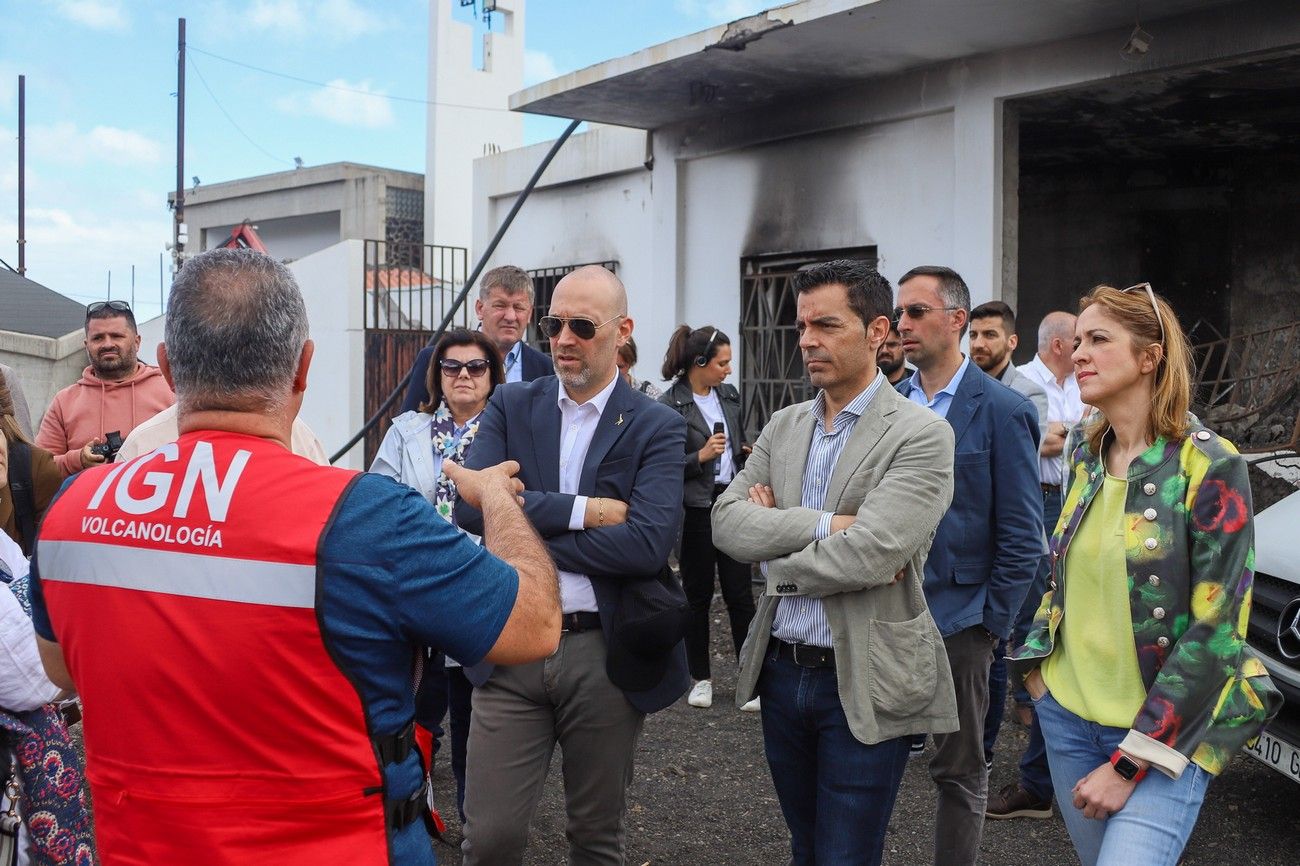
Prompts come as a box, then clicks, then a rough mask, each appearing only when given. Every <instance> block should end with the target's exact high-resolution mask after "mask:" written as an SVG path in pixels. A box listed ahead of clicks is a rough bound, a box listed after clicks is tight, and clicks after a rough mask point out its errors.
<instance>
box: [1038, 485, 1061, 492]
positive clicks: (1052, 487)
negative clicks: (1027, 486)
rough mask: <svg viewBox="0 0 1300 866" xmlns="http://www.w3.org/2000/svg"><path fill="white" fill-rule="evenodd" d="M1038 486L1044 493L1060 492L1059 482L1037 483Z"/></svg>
mask: <svg viewBox="0 0 1300 866" xmlns="http://www.w3.org/2000/svg"><path fill="white" fill-rule="evenodd" d="M1038 486H1039V487H1041V488H1043V492H1044V493H1060V492H1061V485H1059V484H1039V485H1038Z"/></svg>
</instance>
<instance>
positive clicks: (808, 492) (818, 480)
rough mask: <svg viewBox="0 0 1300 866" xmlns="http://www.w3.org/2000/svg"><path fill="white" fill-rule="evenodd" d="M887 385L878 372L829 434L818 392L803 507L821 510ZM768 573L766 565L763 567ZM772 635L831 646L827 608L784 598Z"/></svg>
mask: <svg viewBox="0 0 1300 866" xmlns="http://www.w3.org/2000/svg"><path fill="white" fill-rule="evenodd" d="M884 382H885V377H884V374H882V373H877V374H876V378H875V380H874V381H873V382H872V383H871V384H870V385H868V386H867V389H866V390H865V391H863V392H862V393H861V394H859V395H858V396H856V397H854V398H853V400H852V401H851V402H850V403H849V405H847V406H845V407H844V408H843V409H841V410H840V413H839V414H838V415H836V416H835V429H834V430H833V431H832V432H830V433H828V432H826V424H825V418H826V395H825V393H824V392H821V391H818V392H817V399H815V400H814V401H813V405H812V413H813V417H815V418H816V419H817V425H816V427H814V429H813V434H812V442H811V443H809V446H808V462H807V464H805V465H804V470H803V494H802V498H801V499H800V502H799V504H800V505H802V506H803V507H804V508H813V509H816V510H818V511H820V510H821V509H822V508H823V505H824V503H825V501H826V485H827V484H829V483H830V480H831V474H832V473H833V472H834V471H835V464H836V462H837V461H839V459H840V453H841V452H842V451H843V450H844V446H845V445H846V444H847V443H848V441H849V437H850V436H851V435H853V427H854V425H856V424H857V423H858V419H859V418H861V417H862V413H863V412H865V411H867V406H869V405H871V400H872V398H874V397H875V396H876V392H877V391H879V390H880V388H881V385H882V383H884ZM834 516H835V515H834V513H833V512H829V511H828V512H825V513H824V514H822V516H821V519H820V520H818V521H817V529H816V531H815V533H814V540H815V541H820V540H822V539H823V538H827V537H829V536H830V534H831V518H832V517H834ZM763 571H764V573H766V572H767V566H766V563H764V566H763ZM772 636H773V637H775V638H778V639H779V640H783V641H785V642H786V643H803V644H812V645H813V646H819V647H831V646H833V644H832V642H831V626H830V623H829V622H827V621H826V609H825V608H824V607H823V606H822V600H821V599H820V598H807V597H804V596H799V595H787V596H782V597H781V600H780V601H778V602H777V605H776V616H775V618H774V619H773V620H772Z"/></svg>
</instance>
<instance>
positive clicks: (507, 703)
mask: <svg viewBox="0 0 1300 866" xmlns="http://www.w3.org/2000/svg"><path fill="white" fill-rule="evenodd" d="M540 325H541V329H542V333H543V334H545V335H546V336H547V337H548V338H549V339H550V341H551V358H552V360H553V362H554V365H555V374H556V375H554V376H547V377H545V378H542V379H538V380H535V381H533V382H528V383H525V384H521V385H505V386H502V387H500V388H498V389H497V390H496V392H495V393H494V394H493V396H492V398H491V400H489V401H488V406H487V408H486V409H484V410H483V414H482V416H481V420H480V422H479V430H478V435H477V436H476V437H475V439H474V448H473V450H472V451H471V452H470V456H469V459H468V461H467V465H469V466H470V467H471V468H478V467H480V466H490V465H493V464H496V463H499V462H501V461H503V460H514V461H517V462H518V463H519V475H518V477H519V479H521V480H522V481H523V483H524V488H525V489H524V492H523V494H522V495H523V500H524V511H525V512H526V513H527V515H528V517H529V519H530V520H531V521H532V523H533V525H534V526H535V527H536V528H537V531H538V533H539V534H540V535H541V536H542V538H543V539H544V540H545V542H546V547H547V550H548V551H549V552H550V554H551V556H552V557H553V558H554V559H555V563H556V566H557V568H558V569H559V572H560V601H561V607H562V610H563V615H564V616H563V629H564V631H563V634H562V636H561V639H560V648H559V649H558V650H557V651H556V653H555V654H554V655H553V656H551V657H550V658H549V659H547V660H545V661H543V662H535V663H532V664H526V665H513V666H508V667H507V666H498V667H496V668H495V669H494V670H493V671H492V672H491V675H490V676H489V677H488V679H487V681H486V682H485V683H483V684H482V685H481V686H479V687H478V688H477V689H476V690H475V692H474V715H473V717H472V721H471V722H470V733H469V754H470V759H469V763H468V766H467V768H466V771H467V779H466V791H465V818H466V824H465V841H464V843H463V844H462V846H461V848H462V851H463V855H464V863H466V864H467V866H478V864H492V866H497V864H516V863H520V862H522V860H523V856H524V850H525V847H526V846H527V842H528V826H529V823H530V821H531V820H532V817H533V813H534V811H535V810H536V808H537V803H538V800H539V799H540V797H541V795H542V786H543V783H544V782H545V781H546V773H547V768H548V767H549V765H550V761H551V754H552V753H553V752H554V750H555V746H556V745H557V744H558V745H559V746H560V751H561V753H562V756H563V761H564V785H565V795H566V803H567V807H568V826H567V827H566V835H567V837H568V840H569V845H570V855H569V858H570V862H572V863H593V864H594V863H602V864H619V863H622V862H623V861H624V839H625V835H626V834H625V812H626V803H627V786H628V783H629V782H630V781H631V779H632V763H633V755H634V752H635V750H636V742H637V738H638V736H639V735H640V732H641V727H642V724H643V722H644V720H645V716H646V714H648V713H652V712H655V711H657V710H660V709H663V708H664V707H666V706H668V705H670V704H672V703H673V702H675V701H676V700H677V699H678V698H680V697H681V696H682V695H683V694H685V693H686V690H687V688H688V687H689V686H690V678H689V677H688V676H687V672H686V652H685V649H684V646H683V643H682V637H683V635H684V633H685V617H686V597H685V594H684V593H683V592H682V590H681V586H680V584H678V583H677V581H676V578H675V577H673V576H672V574H671V572H668V571H667V561H668V556H669V553H670V552H671V551H672V548H673V544H674V543H675V541H676V539H677V532H678V529H679V527H680V525H681V521H682V482H683V476H682V453H683V452H684V450H685V448H686V425H685V422H684V421H683V420H682V417H681V416H680V415H678V414H677V413H676V412H674V411H673V410H671V409H669V408H668V407H667V406H665V405H663V404H660V403H657V402H656V401H654V400H651V399H650V398H649V397H646V396H645V395H644V394H641V393H638V392H636V391H634V390H632V388H631V387H630V386H629V385H628V384H627V381H626V380H625V379H624V378H623V377H622V376H620V375H618V365H617V351H618V347H619V346H620V345H621V344H622V343H624V342H626V341H627V339H628V337H630V336H631V334H632V319H631V318H630V317H629V316H628V315H627V293H626V291H625V289H624V288H623V284H622V283H621V282H619V280H618V278H617V277H616V276H614V274H612V273H610V272H609V271H607V270H605V269H604V268H601V267H599V266H594V265H593V266H588V267H583V268H579V269H577V270H575V271H573V272H572V273H570V274H568V275H567V276H565V277H564V279H562V280H560V282H559V284H558V285H557V286H556V287H555V294H554V297H553V298H552V300H551V307H550V315H548V316H544V317H543V318H542V319H541V322H540ZM455 514H456V521H457V524H458V525H459V526H461V527H462V528H464V529H466V530H468V531H469V532H475V533H477V532H478V531H479V526H480V525H481V523H482V519H481V517H480V515H479V513H478V512H477V511H476V510H475V509H474V508H473V507H472V506H471V505H469V504H468V503H466V502H465V501H464V500H461V501H460V502H458V503H457V505H456V511H455Z"/></svg>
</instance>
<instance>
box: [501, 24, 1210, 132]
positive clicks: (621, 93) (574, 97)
mask: <svg viewBox="0 0 1300 866" xmlns="http://www.w3.org/2000/svg"><path fill="white" fill-rule="evenodd" d="M1226 2H1228V0H1143V2H1142V4H1141V13H1142V22H1143V24H1144V25H1146V24H1148V23H1149V22H1151V21H1153V20H1156V19H1159V18H1167V17H1170V16H1173V15H1180V14H1183V13H1186V12H1191V11H1194V10H1197V9H1204V8H1208V7H1212V6H1221V5H1224V4H1225V3H1226ZM1133 16H1134V3H1133V0H1035V2H1025V0H799V2H795V3H789V4H787V5H785V6H777V7H774V8H772V9H769V10H767V11H765V12H760V13H759V14H757V15H753V16H750V17H749V18H742V19H740V20H738V21H733V22H732V23H730V24H725V25H718V26H717V27H712V28H710V29H708V30H702V31H700V32H699V33H694V34H692V35H690V36H683V37H682V38H680V39H674V40H673V41H671V42H665V43H663V44H660V45H655V46H652V47H650V48H646V49H644V50H642V51H638V52H636V53H635V54H629V55H627V56H626V57H620V58H617V59H614V60H609V61H606V62H604V63H599V64H597V65H595V66H589V67H587V68H586V69H581V70H578V71H577V72H573V73H570V74H568V75H563V76H561V77H559V78H555V79H552V80H551V81H545V82H543V83H541V84H538V85H535V86H534V87H530V88H528V89H526V90H523V91H521V92H519V93H516V94H514V95H513V96H511V98H510V107H511V108H512V109H515V110H517V111H526V112H529V113H532V114H549V115H555V116H558V117H567V118H575V119H582V120H589V121H597V122H600V123H611V124H617V125H620V126H631V127H636V128H638V129H655V128H658V127H660V126H665V125H667V124H671V123H676V122H680V121H684V120H690V119H692V118H697V117H704V116H709V115H718V114H725V113H730V112H734V111H739V110H745V109H754V108H761V107H763V106H765V105H770V104H773V103H777V102H782V101H786V100H789V99H792V98H795V97H798V96H799V95H800V94H803V93H810V92H825V91H827V90H833V89H836V88H838V87H843V86H847V85H849V84H852V83H857V82H861V81H863V80H865V79H870V78H876V77H880V76H884V75H890V74H894V73H898V72H902V71H904V70H907V69H914V68H918V67H923V66H930V65H933V64H936V63H941V62H944V61H949V60H954V59H957V58H961V57H968V56H972V55H977V54H986V53H989V52H994V51H999V50H1003V49H1007V48H1015V47H1020V46H1026V45H1036V44H1041V43H1047V42H1054V41H1057V40H1060V39H1065V38H1069V37H1072V36H1080V35H1085V34H1090V33H1098V32H1102V31H1105V30H1110V29H1114V28H1124V27H1129V26H1132V24H1133V20H1134V17H1133ZM1120 47H1121V46H1120V45H1116V46H1115V50H1116V53H1117V54H1118V51H1119V48H1120Z"/></svg>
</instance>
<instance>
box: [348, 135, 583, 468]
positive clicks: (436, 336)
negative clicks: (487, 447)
mask: <svg viewBox="0 0 1300 866" xmlns="http://www.w3.org/2000/svg"><path fill="white" fill-rule="evenodd" d="M579 123H582V121H581V120H575V121H572V122H571V123H570V124H569V125H568V126H567V127H566V128H565V130H564V132H562V133H561V134H560V137H559V138H557V139H555V143H554V144H552V145H551V149H550V150H549V151H547V153H546V158H545V159H543V160H542V161H541V164H539V165H538V166H537V170H536V171H534V172H533V176H532V177H531V178H529V179H528V184H527V185H526V186H525V187H524V188H523V190H521V191H520V193H519V195H518V197H517V198H515V203H514V204H513V205H511V207H510V212H509V213H508V214H506V218H505V219H504V220H502V221H501V227H500V228H498V229H497V233H496V234H495V235H493V236H492V242H491V243H489V244H488V245H487V249H485V250H484V251H483V255H482V256H480V257H479V260H478V264H476V265H474V270H473V271H471V272H470V275H469V279H467V280H465V286H464V288H462V289H461V290H460V294H459V295H457V296H456V300H455V302H454V303H453V304H452V305H451V309H450V310H448V311H447V315H445V316H443V319H442V323H441V324H439V325H438V330H436V331H434V332H433V336H432V337H430V338H429V342H428V344H427V345H429V346H436V345H437V344H438V341H439V340H441V339H442V335H443V334H445V333H446V332H447V326H448V325H450V324H451V320H452V318H453V317H454V316H455V315H456V311H457V310H459V309H460V306H461V304H463V303H465V299H466V298H467V297H468V296H469V290H470V289H471V288H472V287H473V285H474V283H475V282H476V281H477V280H478V276H479V274H480V273H482V271H483V266H484V265H486V264H487V261H488V259H490V258H492V254H493V253H494V252H496V249H497V245H498V244H500V243H501V239H502V238H503V237H505V234H506V230H507V229H509V228H510V224H511V223H512V222H514V221H515V216H516V215H517V214H518V213H519V209H520V208H521V207H523V206H524V202H525V201H526V200H527V199H528V196H529V195H531V194H532V191H533V187H535V186H537V182H538V181H539V180H541V179H542V172H544V171H546V168H547V166H549V165H550V164H551V160H553V159H555V155H556V154H557V153H559V152H560V148H561V147H563V146H564V143H565V142H566V141H568V140H569V136H570V135H573V131H574V130H575V129H577V128H578V124H579ZM410 381H411V371H410V370H407V371H406V375H405V376H403V377H402V381H400V382H398V383H397V387H396V388H394V389H393V393H391V394H389V395H388V397H387V398H386V399H385V400H384V402H383V403H381V404H379V408H378V409H376V410H375V414H373V415H371V416H370V419H369V420H368V421H366V423H365V426H363V427H362V428H361V429H360V430H358V431H357V432H356V434H355V435H354V436H353V437H352V438H351V439H349V440H348V441H347V444H346V445H344V446H343V447H342V448H340V449H339V450H338V452H337V453H335V454H334V456H332V457H330V463H337V462H338V461H339V460H340V459H341V458H342V457H343V455H344V454H347V453H348V452H349V451H351V450H352V449H353V448H354V447H356V444H357V443H358V442H360V441H361V440H362V438H364V437H365V435H366V434H367V433H369V432H370V431H371V430H372V429H373V428H374V426H375V425H376V424H378V423H379V419H381V418H383V417H384V415H385V414H387V412H388V410H389V409H391V408H392V406H393V404H394V403H396V402H397V397H398V395H399V394H401V393H402V392H403V391H404V390H406V386H407V384H408V383H409V382H410Z"/></svg>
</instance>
